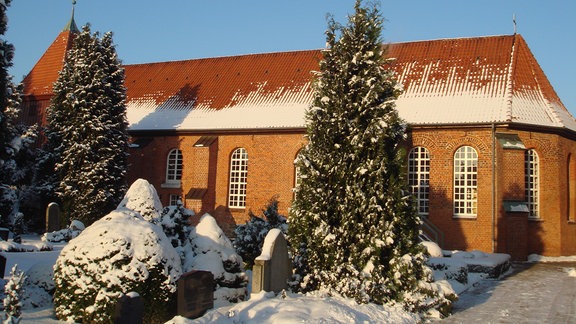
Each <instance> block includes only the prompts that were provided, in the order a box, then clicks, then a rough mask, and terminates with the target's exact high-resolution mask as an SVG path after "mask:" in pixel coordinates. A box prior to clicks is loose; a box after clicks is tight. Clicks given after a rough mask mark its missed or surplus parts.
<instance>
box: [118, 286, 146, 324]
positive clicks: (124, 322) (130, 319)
mask: <svg viewBox="0 0 576 324" xmlns="http://www.w3.org/2000/svg"><path fill="white" fill-rule="evenodd" d="M143 317H144V301H143V300H142V297H140V295H138V293H135V292H131V293H128V294H126V295H122V297H120V299H119V300H118V304H116V308H115V309H114V316H113V317H112V320H113V321H114V323H115V324H141V323H142V321H143Z"/></svg>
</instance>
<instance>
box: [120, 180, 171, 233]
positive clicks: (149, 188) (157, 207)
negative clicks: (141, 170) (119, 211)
mask: <svg viewBox="0 0 576 324" xmlns="http://www.w3.org/2000/svg"><path fill="white" fill-rule="evenodd" d="M118 208H128V209H131V210H133V211H136V212H138V213H139V214H140V215H141V216H142V217H143V218H144V219H145V220H146V221H148V222H150V223H154V224H156V223H158V222H159V220H160V213H161V212H162V203H161V202H160V198H159V197H158V193H157V192H156V188H154V186H153V185H152V184H151V183H150V182H148V181H146V180H145V179H137V180H136V181H134V183H132V185H130V188H129V189H128V191H127V192H126V195H125V196H124V199H122V201H121V202H120V204H119V205H118Z"/></svg>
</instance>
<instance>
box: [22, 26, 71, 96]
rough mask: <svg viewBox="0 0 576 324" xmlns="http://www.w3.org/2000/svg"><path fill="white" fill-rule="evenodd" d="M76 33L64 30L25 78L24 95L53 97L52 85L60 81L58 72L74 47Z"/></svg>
mask: <svg viewBox="0 0 576 324" xmlns="http://www.w3.org/2000/svg"><path fill="white" fill-rule="evenodd" d="M73 38H74V31H72V32H71V31H70V30H69V29H68V30H66V29H65V30H63V31H62V32H60V34H59V35H58V37H56V39H55V40H54V42H52V45H50V47H48V49H47V50H46V52H44V55H42V57H41V58H40V60H38V62H36V65H34V67H33V68H32V70H31V71H30V73H28V75H26V77H24V80H23V81H22V82H23V83H24V95H31V96H35V97H38V96H42V95H49V96H51V95H52V84H53V83H54V82H55V81H56V80H57V79H58V72H59V71H60V70H62V67H63V66H64V58H65V57H66V52H67V51H68V50H69V49H70V48H71V47H72V40H73Z"/></svg>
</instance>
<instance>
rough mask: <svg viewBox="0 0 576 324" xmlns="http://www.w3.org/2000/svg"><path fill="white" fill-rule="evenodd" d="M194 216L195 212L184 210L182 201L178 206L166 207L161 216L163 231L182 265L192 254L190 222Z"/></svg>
mask: <svg viewBox="0 0 576 324" xmlns="http://www.w3.org/2000/svg"><path fill="white" fill-rule="evenodd" d="M192 216H194V211H192V210H190V209H186V208H184V205H182V202H181V201H178V204H177V205H176V206H168V207H164V209H163V210H162V215H160V225H161V226H162V230H163V231H164V234H166V236H167V237H168V239H169V240H170V242H171V243H172V246H173V247H174V248H175V249H176V252H178V255H180V259H181V260H182V264H184V263H185V260H186V258H187V257H188V256H189V255H190V254H191V252H192V247H191V245H190V230H191V229H190V222H189V219H190V217H192Z"/></svg>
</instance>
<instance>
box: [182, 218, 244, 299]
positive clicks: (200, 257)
mask: <svg viewBox="0 0 576 324" xmlns="http://www.w3.org/2000/svg"><path fill="white" fill-rule="evenodd" d="M190 242H191V243H192V250H193V258H190V259H187V260H186V264H184V272H187V271H190V270H204V271H210V272H212V274H213V275H214V280H215V282H216V287H215V291H214V299H215V306H216V307H218V305H222V304H226V303H229V302H233V303H236V302H239V301H242V300H244V298H245V297H246V293H247V290H246V286H247V285H248V277H247V276H246V274H245V273H244V269H243V267H242V257H241V256H239V255H238V254H237V253H236V251H235V250H234V247H233V246H232V242H230V240H229V239H228V237H226V234H224V232H223V231H222V229H221V228H220V227H219V226H218V224H217V223H216V220H215V219H214V217H212V216H211V215H210V214H204V215H203V216H202V217H201V218H200V222H199V223H198V225H196V227H194V228H192V232H191V233H190Z"/></svg>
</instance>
